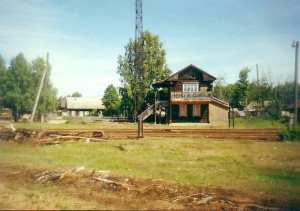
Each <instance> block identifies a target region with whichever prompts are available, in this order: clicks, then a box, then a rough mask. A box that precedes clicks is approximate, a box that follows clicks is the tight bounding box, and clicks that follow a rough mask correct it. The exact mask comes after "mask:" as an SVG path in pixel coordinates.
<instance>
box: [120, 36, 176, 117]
mask: <svg viewBox="0 0 300 211" xmlns="http://www.w3.org/2000/svg"><path fill="white" fill-rule="evenodd" d="M135 46H136V43H135V41H133V40H129V43H128V44H127V45H126V46H125V55H124V56H121V55H120V56H119V57H118V74H120V81H121V83H122V84H123V87H122V89H121V96H122V105H123V106H125V105H126V109H127V112H128V113H133V110H134V100H135V99H134V96H135V95H136V104H137V111H138V113H139V112H141V110H142V109H143V107H145V104H146V102H145V101H147V98H148V96H149V92H151V91H152V90H151V83H152V82H154V81H158V80H162V79H165V78H166V77H168V76H169V75H170V73H171V71H170V69H169V68H168V67H167V64H166V59H165V56H166V51H165V50H164V49H163V44H162V43H161V42H160V39H159V36H157V35H152V34H151V33H150V32H148V31H146V32H144V33H143V45H137V46H143V50H142V52H143V62H142V71H139V72H135V62H136V60H137V58H136V55H137V53H136V51H138V50H136V49H135ZM152 92H153V91H152ZM123 109H124V107H123Z"/></svg>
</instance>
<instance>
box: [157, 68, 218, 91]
mask: <svg viewBox="0 0 300 211" xmlns="http://www.w3.org/2000/svg"><path fill="white" fill-rule="evenodd" d="M189 69H194V70H196V71H198V72H200V73H202V74H203V78H204V76H206V80H207V81H214V80H216V79H217V78H216V77H214V76H212V75H210V74H209V73H207V72H205V71H204V70H202V69H200V68H199V67H196V66H195V65H193V64H190V65H188V66H186V67H185V68H183V69H181V70H179V71H178V72H176V73H174V74H173V75H171V76H170V77H168V78H166V79H164V80H161V81H155V82H153V83H152V85H154V86H156V85H159V84H160V85H162V84H163V83H166V82H172V81H177V80H178V75H179V74H180V73H182V72H184V71H186V70H189Z"/></svg>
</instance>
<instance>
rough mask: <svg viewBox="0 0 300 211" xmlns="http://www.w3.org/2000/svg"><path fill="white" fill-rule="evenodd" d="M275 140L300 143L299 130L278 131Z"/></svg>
mask: <svg viewBox="0 0 300 211" xmlns="http://www.w3.org/2000/svg"><path fill="white" fill-rule="evenodd" d="M277 138H278V140H279V141H300V129H299V128H292V129H289V128H286V129H282V130H280V131H279V133H278V135H277Z"/></svg>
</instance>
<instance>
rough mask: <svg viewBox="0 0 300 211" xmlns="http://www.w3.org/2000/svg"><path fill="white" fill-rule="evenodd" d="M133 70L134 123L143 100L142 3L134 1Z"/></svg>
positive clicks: (139, 0) (140, 0) (138, 0)
mask: <svg viewBox="0 0 300 211" xmlns="http://www.w3.org/2000/svg"><path fill="white" fill-rule="evenodd" d="M135 17H136V18H135V64H134V65H135V70H134V78H135V85H134V121H136V120H137V112H138V111H139V110H140V108H141V98H143V96H142V95H143V93H142V92H141V89H142V87H141V86H142V84H141V83H142V80H143V75H144V73H143V1H142V0H136V1H135Z"/></svg>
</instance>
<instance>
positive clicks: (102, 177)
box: [35, 166, 125, 187]
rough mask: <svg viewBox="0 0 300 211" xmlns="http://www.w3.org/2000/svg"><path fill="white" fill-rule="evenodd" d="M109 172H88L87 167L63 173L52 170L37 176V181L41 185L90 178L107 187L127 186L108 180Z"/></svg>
mask: <svg viewBox="0 0 300 211" xmlns="http://www.w3.org/2000/svg"><path fill="white" fill-rule="evenodd" d="M109 174H110V172H109V171H96V170H93V171H87V170H86V169H85V167H83V166H80V167H76V168H75V169H72V170H67V171H62V170H52V171H43V172H41V173H38V174H36V175H35V178H36V181H37V182H39V183H56V182H59V181H62V180H64V179H66V178H69V179H70V178H72V179H79V178H90V179H92V180H94V181H99V182H101V183H105V184H107V185H112V186H114V187H120V186H124V185H125V184H122V183H119V182H117V181H113V180H110V179H108V178H107V177H108V176H109Z"/></svg>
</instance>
